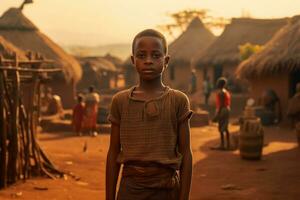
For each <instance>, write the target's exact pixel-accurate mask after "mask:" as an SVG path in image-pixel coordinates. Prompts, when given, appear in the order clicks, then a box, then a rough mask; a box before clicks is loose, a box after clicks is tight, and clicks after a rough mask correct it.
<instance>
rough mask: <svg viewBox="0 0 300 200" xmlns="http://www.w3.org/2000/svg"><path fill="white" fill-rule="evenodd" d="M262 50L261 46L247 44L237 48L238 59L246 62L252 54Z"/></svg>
mask: <svg viewBox="0 0 300 200" xmlns="http://www.w3.org/2000/svg"><path fill="white" fill-rule="evenodd" d="M262 49H263V46H260V45H254V44H251V43H249V42H247V43H245V44H243V45H240V46H239V51H240V58H241V60H246V59H248V58H249V57H250V56H252V55H253V54H255V53H257V52H259V51H261V50H262Z"/></svg>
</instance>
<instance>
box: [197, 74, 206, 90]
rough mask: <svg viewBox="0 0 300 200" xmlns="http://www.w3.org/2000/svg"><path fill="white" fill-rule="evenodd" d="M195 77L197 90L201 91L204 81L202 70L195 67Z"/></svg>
mask: <svg viewBox="0 0 300 200" xmlns="http://www.w3.org/2000/svg"><path fill="white" fill-rule="evenodd" d="M196 77H197V83H196V84H197V86H196V87H197V89H196V90H197V91H200V92H201V93H203V82H204V70H203V69H196Z"/></svg>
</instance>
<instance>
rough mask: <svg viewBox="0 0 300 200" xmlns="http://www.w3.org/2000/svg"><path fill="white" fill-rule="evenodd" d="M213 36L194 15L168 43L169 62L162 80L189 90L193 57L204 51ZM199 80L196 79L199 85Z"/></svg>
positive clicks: (186, 90) (177, 87)
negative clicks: (179, 33)
mask: <svg viewBox="0 0 300 200" xmlns="http://www.w3.org/2000/svg"><path fill="white" fill-rule="evenodd" d="M215 38H216V37H215V36H214V35H213V34H212V33H211V32H210V31H209V30H208V29H207V28H206V27H205V26H204V24H203V23H202V21H201V20H200V19H199V18H198V17H196V18H194V19H193V20H192V21H191V23H190V24H189V25H188V27H187V29H186V30H185V31H184V32H183V33H182V34H181V35H180V36H179V37H178V38H177V39H176V40H174V41H173V42H172V43H171V44H170V45H169V55H170V56H171V58H170V63H169V65H168V68H167V70H166V71H165V73H164V81H165V83H166V84H167V85H170V86H171V87H172V88H175V89H179V90H182V91H185V92H188V91H189V87H190V80H191V73H192V70H193V68H194V60H193V58H194V57H195V56H196V55H197V54H200V53H201V52H202V51H204V50H205V49H206V48H207V47H208V46H209V45H210V44H211V43H212V42H213V41H214V40H215ZM199 82H201V80H197V85H200V83H199Z"/></svg>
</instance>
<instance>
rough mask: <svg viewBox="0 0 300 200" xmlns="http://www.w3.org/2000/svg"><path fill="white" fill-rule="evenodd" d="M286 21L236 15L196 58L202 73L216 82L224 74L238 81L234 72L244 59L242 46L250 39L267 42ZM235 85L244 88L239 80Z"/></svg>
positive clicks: (256, 43)
mask: <svg viewBox="0 0 300 200" xmlns="http://www.w3.org/2000/svg"><path fill="white" fill-rule="evenodd" d="M286 21H287V19H252V18H233V19H232V21H231V23H230V24H228V25H226V27H225V29H224V31H223V33H222V34H221V35H220V36H219V37H218V38H217V39H216V40H215V41H214V42H213V43H212V44H211V45H210V46H209V47H208V48H207V49H206V50H205V51H204V52H202V53H200V54H198V55H197V57H196V58H195V60H196V69H197V74H198V76H200V77H206V76H208V77H209V78H210V80H211V81H212V82H213V83H215V82H216V81H217V79H218V78H219V77H221V76H225V77H226V78H227V79H229V81H233V82H234V80H235V77H234V72H235V70H236V68H237V66H238V64H239V63H240V62H241V61H242V60H241V56H240V52H239V47H240V46H241V45H244V44H246V43H250V44H252V45H264V44H265V43H266V42H268V41H269V40H270V39H271V38H272V36H273V35H274V34H275V33H276V31H278V30H279V29H280V28H281V27H282V26H284V25H285V24H286ZM235 86H237V87H236V88H235V90H236V91H239V90H241V89H242V88H238V86H240V85H239V84H235ZM233 92H235V91H233Z"/></svg>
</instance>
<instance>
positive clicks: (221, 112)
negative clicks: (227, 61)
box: [214, 77, 231, 150]
mask: <svg viewBox="0 0 300 200" xmlns="http://www.w3.org/2000/svg"><path fill="white" fill-rule="evenodd" d="M226 83H227V80H226V79H225V78H223V77H221V78H219V79H218V81H217V88H218V92H217V94H216V116H215V119H214V121H216V122H218V125H219V127H218V128H219V132H220V140H221V143H220V146H219V147H217V148H214V149H218V150H226V149H227V150H229V148H230V135H229V131H228V124H229V113H230V104H231V96H230V93H229V92H228V91H227V90H226V89H225V86H226ZM224 133H225V134H226V140H227V141H226V147H225V140H224Z"/></svg>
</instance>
